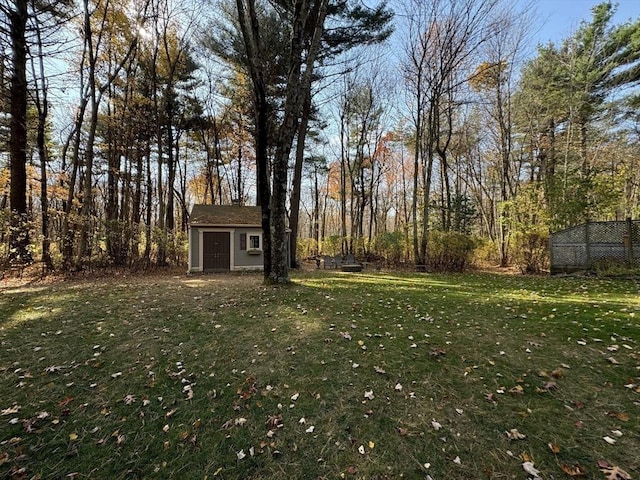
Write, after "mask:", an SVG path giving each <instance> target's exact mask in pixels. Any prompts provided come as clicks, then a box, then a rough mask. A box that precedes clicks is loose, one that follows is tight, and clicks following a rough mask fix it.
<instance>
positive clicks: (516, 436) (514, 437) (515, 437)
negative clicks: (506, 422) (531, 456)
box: [505, 428, 527, 440]
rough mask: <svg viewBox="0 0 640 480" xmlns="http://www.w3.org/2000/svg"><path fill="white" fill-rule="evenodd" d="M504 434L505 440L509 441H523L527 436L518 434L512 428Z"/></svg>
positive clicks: (515, 429)
mask: <svg viewBox="0 0 640 480" xmlns="http://www.w3.org/2000/svg"><path fill="white" fill-rule="evenodd" d="M505 433H506V434H507V438H508V439H509V440H524V439H525V438H527V436H526V435H525V434H523V433H520V432H519V431H518V429H517V428H512V429H511V430H509V431H508V432H505Z"/></svg>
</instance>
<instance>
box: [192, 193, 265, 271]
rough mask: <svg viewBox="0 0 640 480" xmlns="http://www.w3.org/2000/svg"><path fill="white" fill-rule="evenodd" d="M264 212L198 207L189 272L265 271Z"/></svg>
mask: <svg viewBox="0 0 640 480" xmlns="http://www.w3.org/2000/svg"><path fill="white" fill-rule="evenodd" d="M262 247H263V244H262V211H261V208H260V207H250V206H240V205H194V206H193V209H192V210H191V215H190V217H189V272H228V271H237V270H263V268H264V258H263V250H262Z"/></svg>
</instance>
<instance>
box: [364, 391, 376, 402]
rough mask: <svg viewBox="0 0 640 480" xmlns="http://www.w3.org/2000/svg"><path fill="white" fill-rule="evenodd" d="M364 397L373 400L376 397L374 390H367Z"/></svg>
mask: <svg viewBox="0 0 640 480" xmlns="http://www.w3.org/2000/svg"><path fill="white" fill-rule="evenodd" d="M364 398H366V399H367V400H373V399H374V398H376V397H375V396H374V395H373V390H367V391H366V392H364Z"/></svg>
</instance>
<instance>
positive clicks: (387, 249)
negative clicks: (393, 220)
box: [372, 231, 407, 264]
mask: <svg viewBox="0 0 640 480" xmlns="http://www.w3.org/2000/svg"><path fill="white" fill-rule="evenodd" d="M406 245H407V239H406V237H405V236H404V235H403V233H402V232H399V231H396V232H384V233H381V234H380V235H378V236H377V237H376V238H375V240H374V242H373V249H372V250H373V253H374V255H375V256H377V257H382V258H386V259H387V261H388V262H390V263H392V264H398V263H400V262H401V261H402V260H404V259H405V249H406Z"/></svg>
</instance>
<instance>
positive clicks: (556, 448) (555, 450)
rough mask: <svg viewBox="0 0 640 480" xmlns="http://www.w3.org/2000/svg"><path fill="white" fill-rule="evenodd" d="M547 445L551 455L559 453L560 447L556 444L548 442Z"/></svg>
mask: <svg viewBox="0 0 640 480" xmlns="http://www.w3.org/2000/svg"><path fill="white" fill-rule="evenodd" d="M547 445H549V450H551V451H552V452H553V453H560V447H559V446H558V445H557V444H556V443H552V442H549V443H547Z"/></svg>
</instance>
